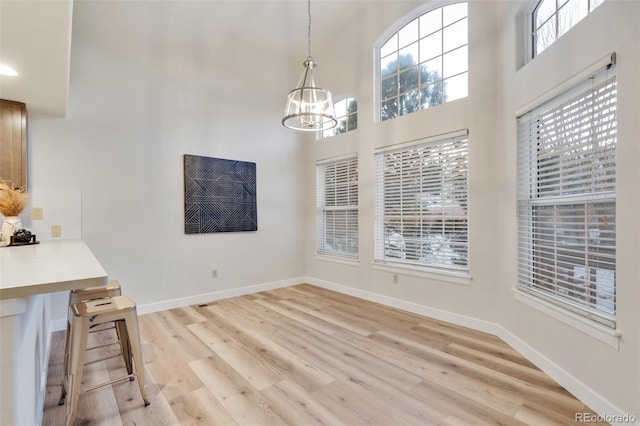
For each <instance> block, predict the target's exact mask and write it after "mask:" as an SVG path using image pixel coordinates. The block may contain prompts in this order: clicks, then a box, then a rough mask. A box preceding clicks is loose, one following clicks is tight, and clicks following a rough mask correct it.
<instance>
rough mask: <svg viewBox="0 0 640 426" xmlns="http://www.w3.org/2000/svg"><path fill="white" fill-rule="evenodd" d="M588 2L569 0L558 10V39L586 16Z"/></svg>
mask: <svg viewBox="0 0 640 426" xmlns="http://www.w3.org/2000/svg"><path fill="white" fill-rule="evenodd" d="M588 8H589V4H588V0H569V1H567V3H565V4H564V6H562V8H561V9H560V10H558V37H560V36H561V35H562V34H564V33H566V32H567V31H569V29H570V28H571V27H573V26H574V25H575V24H576V23H577V22H578V21H580V20H581V19H582V18H584V17H585V16H587V13H588V12H589V10H588Z"/></svg>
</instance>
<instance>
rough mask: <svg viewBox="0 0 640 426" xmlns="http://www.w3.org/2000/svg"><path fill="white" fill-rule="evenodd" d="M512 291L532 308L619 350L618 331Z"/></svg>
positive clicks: (518, 298) (533, 297)
mask: <svg viewBox="0 0 640 426" xmlns="http://www.w3.org/2000/svg"><path fill="white" fill-rule="evenodd" d="M512 291H513V295H514V298H515V299H516V300H517V301H519V302H522V303H524V304H525V305H528V306H531V307H532V308H534V309H537V310H538V311H540V312H543V313H545V314H547V315H549V316H551V317H553V318H555V319H557V320H558V321H562V322H563V323H565V324H567V325H569V326H571V327H573V328H575V329H577V330H579V331H581V332H583V333H585V334H587V335H588V336H591V337H594V338H596V339H598V340H600V341H601V342H603V343H606V344H608V345H609V346H611V347H613V348H614V349H615V350H616V351H617V350H619V347H620V338H621V336H622V334H621V333H620V332H619V331H617V330H614V329H612V328H609V327H606V326H604V325H601V324H598V323H595V322H593V321H591V320H589V319H587V318H584V317H583V316H581V315H578V314H575V313H573V312H571V311H568V310H566V309H562V308H561V307H560V306H557V305H555V304H553V303H549V302H547V301H545V300H542V299H539V298H537V297H535V296H533V295H531V294H527V293H525V292H524V291H520V290H518V289H517V288H512Z"/></svg>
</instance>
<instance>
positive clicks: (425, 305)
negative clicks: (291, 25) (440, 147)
mask: <svg viewBox="0 0 640 426" xmlns="http://www.w3.org/2000/svg"><path fill="white" fill-rule="evenodd" d="M433 4H437V3H433ZM531 4H532V2H523V1H508V2H506V1H496V2H493V1H472V2H470V5H469V16H470V18H469V51H470V56H469V69H470V76H469V96H468V98H466V99H461V100H458V101H454V102H451V103H449V104H444V105H440V106H438V107H436V108H432V109H429V110H425V111H420V112H416V113H413V114H410V115H408V116H405V117H401V118H397V119H394V120H389V121H385V122H383V123H378V124H375V123H373V119H372V117H373V110H374V108H375V106H374V105H373V98H372V88H373V86H374V81H373V71H372V70H373V62H372V58H373V53H372V48H373V44H374V42H375V41H376V39H377V38H378V37H379V36H380V35H381V34H382V33H384V32H385V31H386V30H387V28H388V27H389V26H390V25H392V24H393V23H394V22H396V21H397V20H398V19H400V18H402V17H403V16H405V15H406V14H407V13H409V12H410V11H412V10H413V9H415V8H417V7H419V6H421V5H423V3H422V2H377V3H375V8H373V7H372V9H371V11H370V12H371V13H368V14H363V15H362V16H361V17H360V19H359V20H357V21H356V22H353V28H349V31H351V30H353V31H355V33H356V34H355V36H352V37H351V38H349V37H345V34H342V33H338V34H337V37H340V42H339V43H338V41H335V42H334V43H333V45H332V47H333V48H332V49H331V50H330V51H327V50H324V51H322V52H321V54H317V55H316V59H318V61H322V62H321V64H323V65H324V66H323V69H324V70H330V71H333V70H339V72H333V73H332V72H330V71H325V72H323V74H322V78H323V81H326V83H325V84H324V85H325V86H327V87H328V88H330V89H332V90H333V92H334V94H340V93H342V92H349V93H353V94H355V95H356V96H357V98H358V129H357V130H356V131H354V132H350V133H346V134H342V135H339V136H336V137H334V138H331V139H329V140H324V141H321V142H316V143H311V144H310V145H309V152H308V156H307V161H306V173H307V199H306V205H307V211H306V217H307V226H306V234H307V246H306V261H307V275H308V276H309V277H310V279H311V281H313V282H317V283H322V284H325V285H327V286H329V287H332V286H333V287H335V288H340V289H342V290H343V291H347V292H350V293H353V294H357V295H364V296H368V297H370V298H372V299H374V300H379V301H383V302H390V303H393V304H395V305H397V306H401V307H403V306H404V307H409V308H411V309H414V310H416V311H421V312H427V313H434V314H436V315H439V316H440V317H442V318H444V319H450V320H454V321H456V322H458V323H461V324H463V325H472V326H474V327H476V328H480V329H484V330H488V331H493V332H494V333H496V334H498V335H500V336H501V337H503V338H505V340H507V341H508V342H509V343H511V344H512V345H514V346H516V348H517V349H519V350H521V351H523V352H524V353H525V355H527V356H528V357H530V358H531V359H532V360H533V361H534V362H536V363H537V364H538V365H539V366H540V367H542V368H543V369H545V370H546V371H547V372H548V373H550V374H551V375H552V376H553V377H555V378H556V379H557V380H558V381H560V383H561V384H562V385H564V386H565V387H567V388H568V389H569V390H570V391H572V392H574V393H575V394H576V395H577V396H578V397H580V398H581V399H582V400H583V401H585V402H586V403H587V404H589V405H590V406H591V407H592V408H594V409H595V410H598V411H599V412H600V413H601V414H619V413H629V414H633V415H635V416H636V418H640V406H639V404H640V402H639V401H640V348H639V340H640V339H639V338H640V318H639V317H638V313H637V312H638V309H637V305H638V303H639V302H640V290H639V286H638V278H637V277H638V276H640V262H639V260H640V259H639V254H640V249H639V245H638V241H640V229H639V228H638V224H637V218H638V217H640V215H639V214H638V213H639V207H640V205H639V202H640V201H638V200H640V197H639V195H640V194H639V193H638V182H640V174H639V172H638V167H637V164H638V160H640V155H639V153H640V147H639V144H638V138H637V135H638V134H640V129H639V128H638V126H639V124H638V123H639V120H638V118H640V114H639V102H638V99H640V88H639V82H640V79H639V78H638V75H640V69H639V66H640V58H639V56H638V54H639V51H638V46H639V45H640V36H639V31H640V30H639V28H640V26H638V22H639V18H640V10H639V9H640V3H639V2H626V1H616V0H608V1H606V2H605V3H604V4H603V5H602V6H601V7H599V8H598V9H597V10H596V11H595V12H594V13H593V15H592V16H589V17H587V18H586V19H585V20H584V21H583V22H581V23H580V24H578V25H577V26H576V27H575V28H574V29H572V30H571V31H570V32H569V33H568V34H566V35H565V36H564V37H563V38H562V39H560V40H559V41H558V42H557V43H556V44H554V45H553V46H551V47H550V48H548V49H547V51H545V52H544V53H543V54H541V55H540V56H539V57H538V58H536V60H535V61H532V62H531V63H530V64H528V65H526V66H524V67H522V65H523V60H522V55H521V53H520V49H521V48H522V47H523V45H524V43H525V41H524V37H523V36H520V34H519V33H518V32H517V31H520V28H521V24H522V23H523V22H524V17H523V16H524V15H523V10H524V9H525V8H526V7H528V5H531ZM605 29H606V30H605ZM350 39H351V40H353V42H352V43H349V42H348V41H347V40H350ZM518 43H520V44H518ZM612 51H616V52H618V59H619V66H618V82H619V83H618V84H619V86H618V87H619V124H618V126H619V130H618V136H619V145H618V146H619V151H618V152H619V158H618V170H619V173H618V197H619V198H618V200H619V202H618V213H617V226H618V254H617V256H618V259H617V269H618V272H617V278H618V280H617V285H618V287H617V294H618V318H619V322H618V324H619V331H621V333H622V337H621V339H620V341H619V349H615V348H614V347H613V346H611V345H610V344H607V343H604V342H602V341H601V340H598V339H596V338H594V337H592V336H591V335H588V334H585V333H584V332H583V331H580V330H578V329H576V328H575V327H573V326H569V325H567V324H566V323H565V322H563V321H559V320H556V319H554V318H552V317H551V316H549V315H548V314H546V313H542V312H541V311H539V310H537V309H535V308H533V307H531V306H529V305H527V304H523V303H522V302H520V301H518V300H516V299H515V298H514V293H513V290H512V289H513V288H514V287H515V285H516V282H517V275H516V273H517V263H516V236H517V234H516V210H515V204H516V203H515V201H516V198H515V191H516V170H515V164H516V154H515V150H516V133H515V130H516V127H515V111H516V110H517V109H519V108H520V107H521V106H523V105H524V104H526V103H528V102H530V101H532V100H533V99H535V98H536V97H537V96H539V95H541V94H542V93H544V92H545V91H547V90H550V89H551V88H553V87H555V86H556V85H558V84H559V83H561V82H562V81H563V80H565V79H567V78H569V77H570V76H572V75H574V74H576V73H578V72H580V71H581V70H582V69H584V68H585V67H588V66H589V65H590V64H592V63H593V62H594V61H596V60H597V59H598V58H601V57H602V56H604V55H605V54H606V53H609V52H612ZM517 64H519V65H518V67H517ZM518 68H519V69H518ZM462 128H468V129H469V140H470V203H469V204H470V212H469V215H470V219H469V222H470V265H471V266H470V267H471V275H472V279H471V281H470V282H469V283H467V284H457V283H451V282H447V281H443V280H440V279H438V278H437V277H430V276H424V277H416V276H411V275H408V274H406V273H405V272H404V271H403V270H402V269H397V270H393V269H388V270H380V269H378V268H376V267H374V266H373V265H372V261H373V235H374V232H373V223H374V200H373V151H374V149H376V148H379V147H383V146H389V145H393V144H397V143H402V142H406V141H411V140H415V139H419V138H423V137H429V136H432V135H438V134H441V133H446V132H450V131H454V130H457V129H462ZM352 152H357V153H358V158H359V183H360V196H359V218H360V229H359V245H360V259H359V262H352V263H337V262H333V261H330V260H326V258H322V257H317V256H316V255H315V254H314V251H315V247H314V240H315V234H314V233H315V213H314V208H315V190H314V167H315V163H316V161H317V160H321V159H326V158H331V157H335V156H339V155H344V154H347V153H352ZM393 272H397V273H399V283H398V284H393V283H392V273H393ZM613 340H615V339H613Z"/></svg>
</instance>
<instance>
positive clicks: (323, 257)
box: [315, 253, 360, 266]
mask: <svg viewBox="0 0 640 426" xmlns="http://www.w3.org/2000/svg"><path fill="white" fill-rule="evenodd" d="M315 258H316V260H320V261H324V262H333V263H342V264H343V265H349V266H360V259H358V258H348V257H338V256H331V255H330V254H321V253H316V254H315Z"/></svg>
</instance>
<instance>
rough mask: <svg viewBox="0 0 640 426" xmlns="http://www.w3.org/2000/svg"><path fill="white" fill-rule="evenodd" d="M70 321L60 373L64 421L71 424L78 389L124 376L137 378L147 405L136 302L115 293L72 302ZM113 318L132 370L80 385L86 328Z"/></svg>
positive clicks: (76, 403) (85, 347)
mask: <svg viewBox="0 0 640 426" xmlns="http://www.w3.org/2000/svg"><path fill="white" fill-rule="evenodd" d="M67 322H68V323H69V329H70V337H69V346H70V349H69V368H68V372H67V374H66V375H65V376H64V377H63V383H62V396H61V398H60V400H61V401H63V403H64V400H65V397H66V394H67V392H68V393H69V399H68V401H67V413H66V424H67V426H72V425H73V422H74V420H75V417H76V410H77V408H78V399H79V397H80V394H81V393H84V392H88V391H91V390H94V389H97V388H100V387H102V386H107V385H111V384H113V383H116V382H119V381H121V380H125V379H133V378H137V379H138V386H139V387H140V393H141V394H142V399H143V401H144V405H145V406H147V405H149V400H148V398H147V392H146V387H145V382H144V363H143V361H142V350H141V346H140V332H139V330H138V316H137V310H136V304H135V303H134V302H133V301H132V300H131V299H129V298H128V297H126V296H114V297H107V298H103V299H96V300H91V301H88V302H80V303H75V304H73V305H71V307H70V308H69V313H68V315H67ZM106 322H115V323H116V328H117V329H118V330H119V333H120V337H121V339H122V340H126V341H125V342H124V343H126V344H127V345H129V348H130V349H131V355H132V357H133V366H134V367H135V368H134V369H133V370H134V371H133V372H131V373H129V374H127V375H126V376H123V377H120V378H117V379H114V380H110V381H108V382H105V383H102V384H99V385H97V386H94V387H92V388H89V389H82V370H83V366H84V358H85V353H86V350H87V339H88V336H89V329H90V328H91V327H92V326H95V325H100V324H104V323H106Z"/></svg>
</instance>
